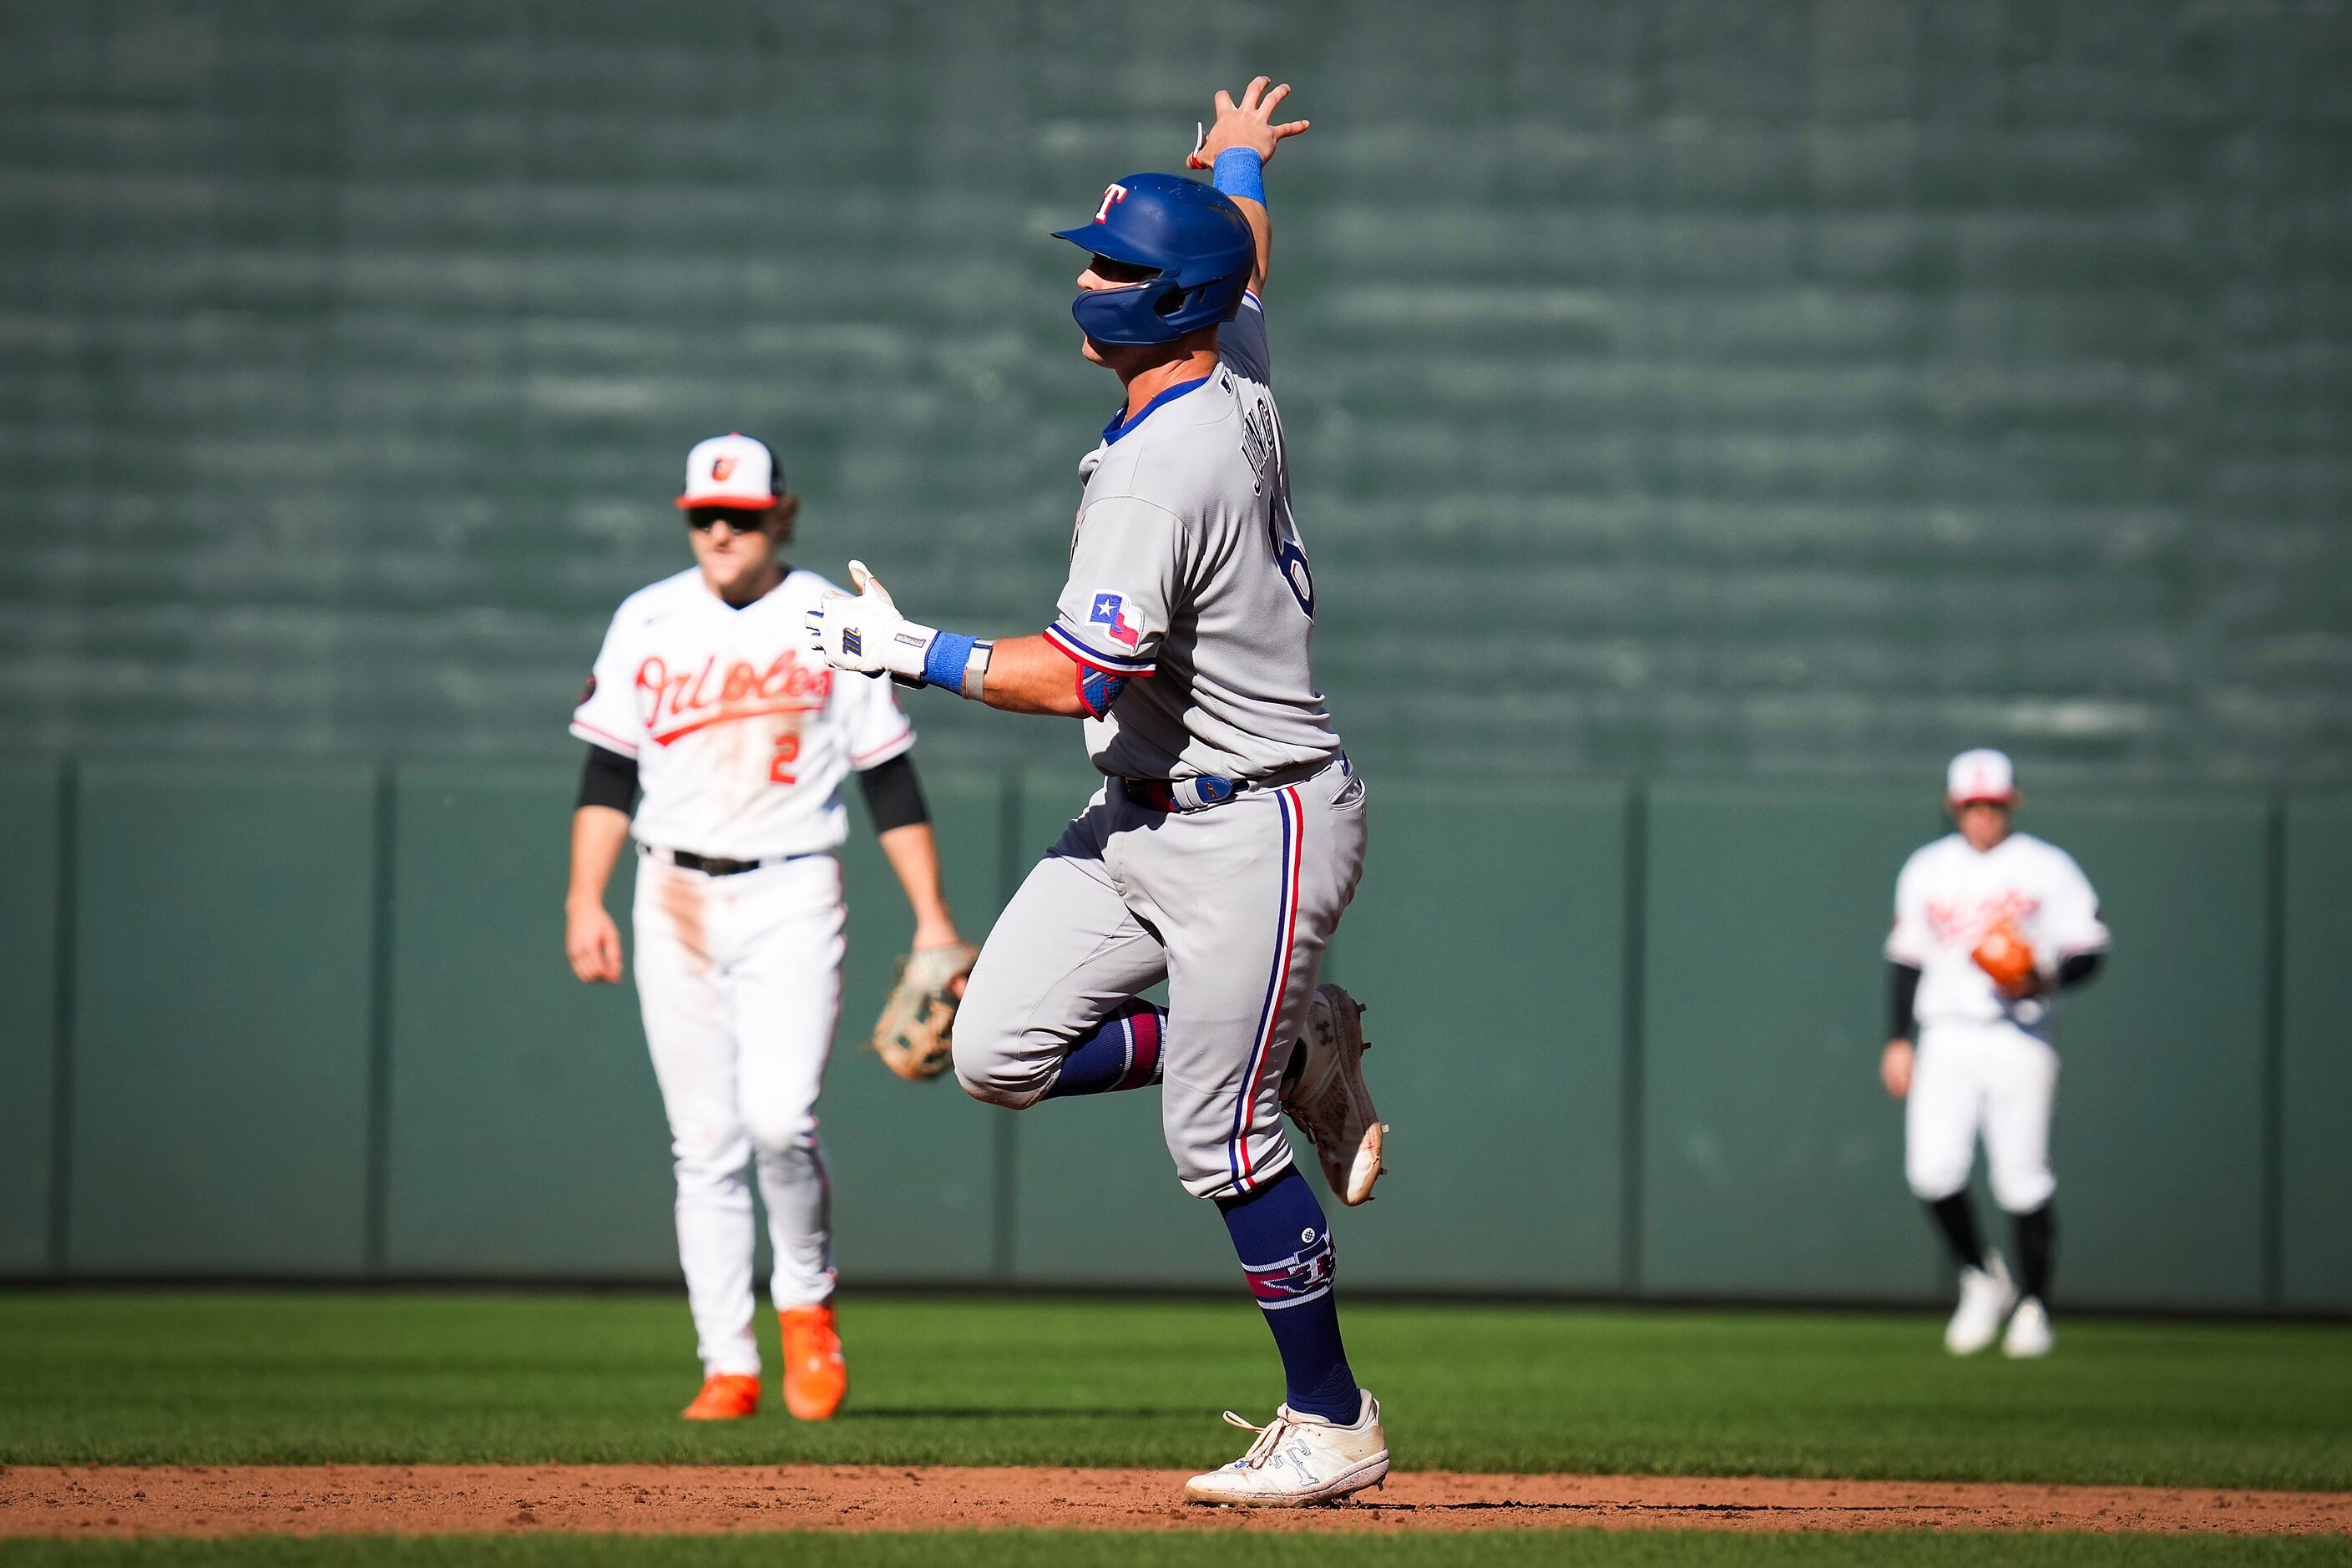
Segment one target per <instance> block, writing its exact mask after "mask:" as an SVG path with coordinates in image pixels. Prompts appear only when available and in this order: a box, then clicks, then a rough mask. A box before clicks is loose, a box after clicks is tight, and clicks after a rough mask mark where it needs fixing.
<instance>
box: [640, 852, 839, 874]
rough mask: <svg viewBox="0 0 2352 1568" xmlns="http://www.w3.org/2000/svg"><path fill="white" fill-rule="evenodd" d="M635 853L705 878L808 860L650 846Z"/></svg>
mask: <svg viewBox="0 0 2352 1568" xmlns="http://www.w3.org/2000/svg"><path fill="white" fill-rule="evenodd" d="M637 853H638V854H640V855H643V856H644V857H645V858H646V859H648V860H665V861H667V862H668V863H669V864H670V865H673V866H675V867H677V868H678V869H679V870H681V871H699V872H701V873H702V874H703V875H704V876H706V877H740V876H741V875H742V874H743V873H744V872H746V871H756V870H758V869H759V868H761V867H762V866H782V865H783V864H785V863H786V862H787V861H792V860H805V859H807V858H808V856H807V855H771V856H769V857H768V858H766V859H765V860H729V859H726V858H723V857H721V856H718V855H697V854H696V853H695V852H694V851H693V850H691V849H656V848H655V847H653V846H652V845H650V844H640V845H638V846H637ZM812 853H814V851H813V852H812Z"/></svg>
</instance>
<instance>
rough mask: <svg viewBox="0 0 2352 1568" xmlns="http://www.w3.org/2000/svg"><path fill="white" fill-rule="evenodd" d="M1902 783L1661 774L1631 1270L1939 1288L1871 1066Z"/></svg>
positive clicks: (1683, 1280) (1899, 1125)
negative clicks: (1637, 1257)
mask: <svg viewBox="0 0 2352 1568" xmlns="http://www.w3.org/2000/svg"><path fill="white" fill-rule="evenodd" d="M1941 828H1942V825H1941V824H1940V823H1939V822H1938V820H1937V809H1936V804H1935V795H1934V792H1933V788H1932V786H1930V789H1929V790H1928V791H1927V793H1926V794H1925V795H1922V794H1920V793H1919V792H1916V791H1913V792H1895V791H1867V792H1865V791H1860V790H1851V789H1836V788H1822V787H1814V786H1799V785H1777V786H1776V785H1754V784H1747V785H1728V784H1725V785H1702V784H1674V785H1669V784H1661V785H1659V786H1658V787H1657V788H1655V789H1654V790H1653V791H1652V792H1651V795H1650V798H1649V813H1648V840H1649V854H1648V864H1649V877H1648V885H1647V887H1646V889H1645V890H1644V893H1643V902H1644V905H1645V907H1646V908H1647V910H1648V934H1647V940H1646V942H1645V944H1644V945H1645V952H1646V958H1645V976H1644V978H1645V984H1644V993H1645V994H1644V1001H1643V1014H1644V1018H1645V1022H1646V1038H1647V1042H1648V1049H1647V1053H1646V1057H1645V1059H1644V1062H1643V1073H1642V1081H1643V1131H1642V1142H1643V1160H1642V1182H1643V1235H1642V1247H1641V1279H1640V1284H1641V1287H1642V1288H1643V1289H1644V1290H1645V1291H1647V1292H1648V1293H1651V1294H1654V1295H1662V1296H1739V1295H1750V1296H1783V1297H1798V1298H1838V1297H1844V1298H1852V1299H1887V1298H1916V1297H1919V1296H1924V1295H1926V1294H1927V1293H1929V1292H1930V1291H1931V1290H1934V1289H1940V1286H1939V1285H1938V1283H1937V1281H1938V1279H1939V1276H1940V1269H1939V1268H1938V1267H1937V1264H1936V1261H1935V1259H1936V1253H1935V1250H1934V1248H1933V1247H1932V1246H1931V1245H1930V1237H1929V1233H1928V1228H1927V1221H1926V1220H1925V1219H1924V1218H1923V1217H1922V1216H1921V1215H1920V1214H1919V1211H1918V1206H1917V1205H1916V1204H1915V1203H1914V1202H1913V1201H1912V1199H1911V1195H1910V1193H1909V1192H1908V1190H1907V1189H1906V1187H1905V1185H1904V1182H1903V1114H1902V1108H1901V1107H1900V1106H1898V1105H1896V1104H1895V1103H1894V1102H1892V1101H1890V1100H1888V1099H1887V1098H1886V1096H1885V1092H1884V1091H1883V1090H1882V1089H1880V1088H1879V1083H1878V1053H1879V1048H1880V1047H1881V1046H1883V1045H1884V1044H1885V1038H1886V1005H1885V994H1886V978H1885V974H1886V960H1885V953H1884V950H1883V947H1882V945H1881V944H1882V943H1883V942H1884V941H1885V935H1886V928H1887V923H1888V921H1889V919H1890V915H1891V911H1892V910H1893V909H1894V906H1895V873H1896V872H1897V871H1898V870H1900V869H1901V868H1902V865H1903V858H1904V857H1905V856H1906V855H1907V854H1908V853H1909V852H1910V851H1911V850H1912V849H1913V848H1915V847H1917V846H1918V845H1920V844H1923V843H1925V842H1927V840H1928V839H1930V838H1932V837H1936V836H1937V833H1938V832H1939V831H1940V830H1941Z"/></svg>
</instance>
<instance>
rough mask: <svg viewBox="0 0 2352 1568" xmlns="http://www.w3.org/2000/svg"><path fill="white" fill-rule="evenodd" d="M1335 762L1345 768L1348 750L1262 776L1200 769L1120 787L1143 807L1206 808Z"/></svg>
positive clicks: (1300, 778)
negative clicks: (1225, 774)
mask: <svg viewBox="0 0 2352 1568" xmlns="http://www.w3.org/2000/svg"><path fill="white" fill-rule="evenodd" d="M1333 763H1338V764H1339V771H1340V772H1342V773H1346V772H1347V771H1348V753H1347V752H1337V753H1335V754H1334V755H1331V756H1328V757H1326V758H1324V759H1323V760H1322V761H1321V762H1318V763H1299V764H1298V765H1297V767H1291V768H1284V769H1281V770H1280V771H1279V772H1276V773H1268V774H1267V775H1266V776H1265V777H1264V778H1262V779H1228V778H1220V777H1218V776H1217V775H1216V774H1215V773H1201V774H1198V775H1196V776H1194V777H1192V778H1189V779H1124V778H1123V779H1121V780H1119V781H1118V784H1119V787H1120V788H1121V789H1123V790H1124V791H1125V792H1126V794H1127V798H1128V799H1129V800H1131V801H1133V802H1134V803H1135V804H1136V805H1139V806H1141V807H1143V809H1144V810H1146V811H1182V812H1191V811H1206V810H1208V809H1209V808H1210V807H1211V806H1213V805H1224V804H1225V802H1227V801H1229V800H1231V799H1233V798H1234V796H1235V795H1255V794H1256V793H1258V792H1259V791H1262V790H1270V789H1287V788H1288V787H1289V786H1291V785H1292V784H1305V783H1306V782H1307V780H1308V779H1311V778H1313V777H1314V776H1315V775H1316V774H1317V773H1321V772H1322V771H1323V770H1324V769H1325V768H1328V767H1329V766H1331V765H1332V764H1333Z"/></svg>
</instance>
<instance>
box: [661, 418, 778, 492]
mask: <svg viewBox="0 0 2352 1568" xmlns="http://www.w3.org/2000/svg"><path fill="white" fill-rule="evenodd" d="M782 489H783V485H782V475H780V474H778V473H777V472H776V455H775V454H774V453H773V452H771V451H769V450H768V444H767V443H766V442H765V441H755V440H753V439H752V438H751V437H749V436H744V435H740V434H738V433H736V432H734V431H730V432H728V433H727V434H726V435H724V436H713V437H711V438H710V439H709V440H708V441H698V442H697V443H696V444H695V447H694V450H693V451H691V452H688V454H687V455H686V493H685V494H683V495H681V496H679V497H678V498H677V504H678V505H679V506H680V507H689V506H740V507H751V508H761V507H771V506H773V505H775V504H776V495H777V492H778V491H780V490H782Z"/></svg>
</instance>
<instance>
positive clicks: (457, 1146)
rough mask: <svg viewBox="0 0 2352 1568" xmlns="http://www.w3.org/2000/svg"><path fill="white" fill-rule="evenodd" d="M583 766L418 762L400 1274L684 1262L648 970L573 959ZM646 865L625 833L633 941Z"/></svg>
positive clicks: (400, 833) (402, 800) (618, 891)
mask: <svg viewBox="0 0 2352 1568" xmlns="http://www.w3.org/2000/svg"><path fill="white" fill-rule="evenodd" d="M577 781H578V773H577V771H576V769H567V768H557V767H550V768H538V769H515V768H503V769H501V768H484V767H481V766H479V765H475V766H471V767H436V766H413V767H409V768H405V769H403V770H402V772H401V773H400V776H399V782H398V789H397V792H396V795H395V797H394V833H395V842H396V845H397V850H396V853H395V855H394V863H393V867H394V868H393V879H394V880H393V910H394V915H393V931H392V943H391V952H392V976H393V983H392V995H391V1007H392V1017H391V1034H390V1037H391V1041H392V1062H391V1074H390V1111H389V1117H388V1121H389V1125H390V1137H389V1142H388V1152H387V1158H386V1162H385V1191H384V1197H383V1215H384V1236H383V1240H384V1254H383V1267H384V1268H385V1270H386V1271H387V1272H389V1273H391V1274H394V1275H412V1276H426V1277H436V1278H438V1277H451V1276H458V1277H462V1276H469V1275H470V1276H480V1277H485V1278H493V1279H515V1278H527V1277H530V1276H532V1275H545V1276H550V1277H565V1278H583V1277H584V1278H591V1279H613V1278H636V1279H672V1278H675V1277H676V1276H677V1243H676V1241H675V1239H674V1237H673V1235H672V1230H671V1225H670V1202H671V1190H672V1189H671V1181H670V1163H669V1132H668V1129H667V1126H666V1125H665V1123H664V1121H663V1119H662V1110H661V1097H660V1094H659V1091H658V1090H657V1089H656V1087H655V1083H654V1074H653V1067H652V1064H651V1062H650V1061H649V1060H648V1058H647V1057H646V1041H645V1035H644V1033H643V1031H642V1029H641V1028H640V1026H639V1024H638V1020H637V1007H636V991H635V986H634V985H632V984H629V983H628V981H627V980H625V979H624V981H623V982H622V984H619V985H617V986H614V985H584V984H581V983H580V982H579V981H578V980H576V979H574V978H573V977H572V971H571V968H570V966H569V964H568V963H566V961H565V958H564V952H563V890H564V885H565V880H566V875H567V868H568V866H569V858H570V849H569V846H570V841H571V829H572V804H573V797H574V793H575V789H576V785H577ZM635 865H636V857H635V854H633V853H631V852H629V851H627V850H624V852H623V854H622V857H621V862H620V866H619V868H618V870H617V872H616V874H615V876H614V885H613V887H612V889H611V890H610V892H609V893H608V896H607V898H606V900H605V902H606V905H607V907H608V908H610V909H611V910H613V912H614V918H615V919H617V920H618V921H620V924H621V929H622V932H623V941H624V943H625V944H628V943H629V940H630V939H629V937H628V934H627V933H628V925H629V895H630V891H631V889H632V888H633V887H634V886H635ZM628 950H629V952H631V953H632V955H634V952H635V948H634V945H629V949H628Z"/></svg>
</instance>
